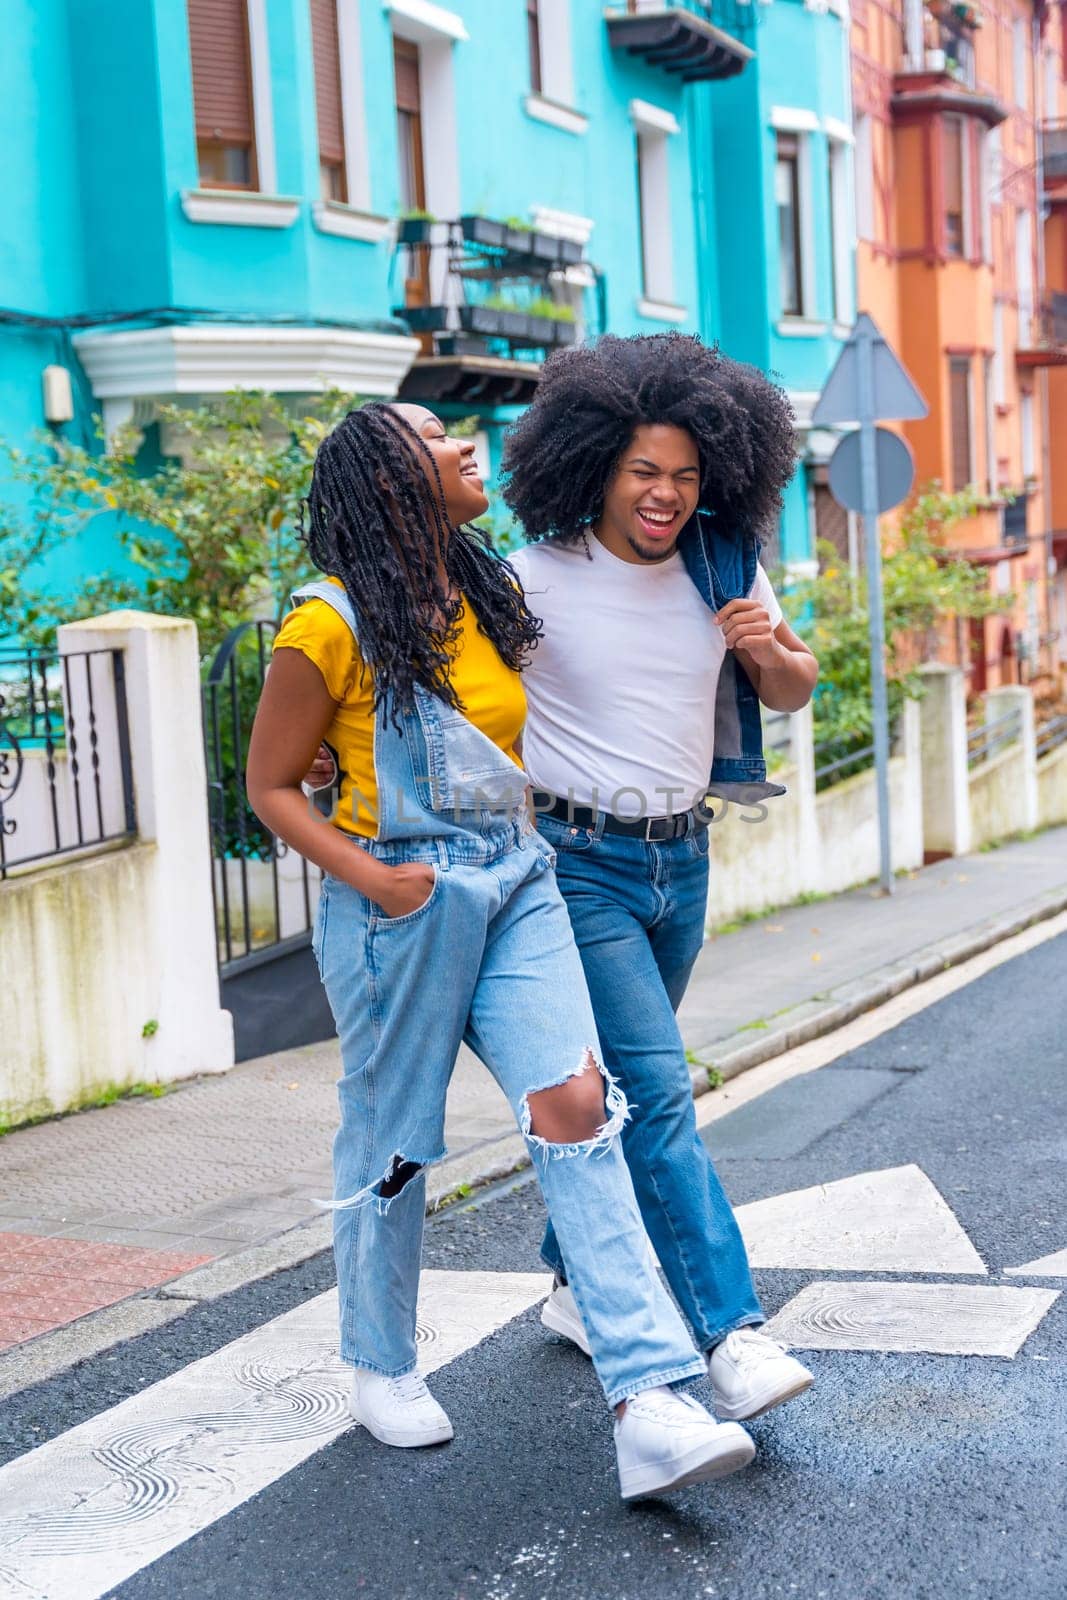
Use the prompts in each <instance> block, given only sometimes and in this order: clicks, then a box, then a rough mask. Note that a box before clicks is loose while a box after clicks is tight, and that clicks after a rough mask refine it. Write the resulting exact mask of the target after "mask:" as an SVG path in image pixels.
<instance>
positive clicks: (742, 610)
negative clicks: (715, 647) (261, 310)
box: [715, 600, 782, 667]
mask: <svg viewBox="0 0 1067 1600" xmlns="http://www.w3.org/2000/svg"><path fill="white" fill-rule="evenodd" d="M715 621H716V622H717V623H719V625H720V627H721V628H722V631H723V636H724V638H725V639H726V648H727V650H737V651H739V652H740V653H741V654H742V655H744V656H746V657H748V659H749V660H751V661H754V662H755V664H756V665H757V666H758V667H775V666H777V665H778V664H779V662H780V661H781V659H782V647H781V645H780V644H779V643H778V640H777V639H776V638H775V637H774V629H773V628H772V627H771V618H770V613H769V612H768V610H767V607H766V606H763V605H760V603H759V601H758V600H731V601H730V602H729V603H728V604H727V605H725V606H723V608H722V610H721V611H719V612H717V613H716V616H715Z"/></svg>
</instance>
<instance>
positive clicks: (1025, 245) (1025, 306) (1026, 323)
mask: <svg viewBox="0 0 1067 1600" xmlns="http://www.w3.org/2000/svg"><path fill="white" fill-rule="evenodd" d="M1015 294H1016V303H1017V305H1018V307H1019V326H1018V331H1017V334H1016V348H1017V349H1020V350H1023V349H1026V348H1027V346H1028V345H1029V342H1030V338H1031V323H1032V321H1033V317H1034V310H1035V302H1034V223H1033V216H1032V215H1031V213H1030V212H1029V211H1027V210H1019V211H1017V212H1016V213H1015Z"/></svg>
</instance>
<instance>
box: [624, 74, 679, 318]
mask: <svg viewBox="0 0 1067 1600" xmlns="http://www.w3.org/2000/svg"><path fill="white" fill-rule="evenodd" d="M629 109H630V121H631V123H632V124H633V129H634V134H635V136H636V139H637V148H638V181H639V182H640V185H641V254H642V260H643V263H644V276H643V282H642V285H641V294H640V296H639V298H638V302H637V310H638V315H639V316H642V317H647V318H651V319H652V320H653V321H656V322H683V321H684V320H685V318H686V316H687V315H688V313H687V310H686V308H685V306H680V305H677V304H676V303H675V298H674V229H673V216H672V206H671V156H670V140H671V139H672V138H674V136H675V135H676V134H677V133H679V132H680V131H681V128H680V124H679V122H678V119H677V117H675V116H674V114H673V113H672V112H670V111H666V110H664V109H663V108H662V107H661V106H654V105H650V104H649V102H648V101H647V100H631V101H630V108H629Z"/></svg>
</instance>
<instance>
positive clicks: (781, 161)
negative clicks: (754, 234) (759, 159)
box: [774, 133, 804, 317]
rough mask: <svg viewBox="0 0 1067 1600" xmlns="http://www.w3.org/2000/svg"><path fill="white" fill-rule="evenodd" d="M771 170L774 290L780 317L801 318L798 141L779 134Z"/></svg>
mask: <svg viewBox="0 0 1067 1600" xmlns="http://www.w3.org/2000/svg"><path fill="white" fill-rule="evenodd" d="M777 138H778V151H777V161H776V164H775V169H774V199H775V205H776V207H777V210H778V287H779V296H780V299H781V306H782V315H783V316H784V317H802V316H803V315H804V285H803V270H802V262H801V241H800V137H799V135H797V134H795V133H779V134H778V136H777Z"/></svg>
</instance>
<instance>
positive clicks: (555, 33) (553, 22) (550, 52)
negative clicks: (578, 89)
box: [523, 0, 589, 134]
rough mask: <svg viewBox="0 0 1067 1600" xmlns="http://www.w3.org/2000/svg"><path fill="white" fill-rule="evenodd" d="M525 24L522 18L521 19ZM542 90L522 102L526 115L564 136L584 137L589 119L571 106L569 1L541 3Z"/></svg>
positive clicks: (548, 0) (572, 85)
mask: <svg viewBox="0 0 1067 1600" xmlns="http://www.w3.org/2000/svg"><path fill="white" fill-rule="evenodd" d="M523 20H524V21H525V18H523ZM538 22H539V27H540V38H541V89H540V92H539V93H532V94H528V95H527V96H526V98H525V100H524V102H523V104H524V106H525V109H526V113H527V115H528V116H531V117H533V118H534V120H535V121H537V122H547V123H548V125H549V126H550V127H553V128H560V129H562V131H563V132H564V133H575V134H583V133H585V132H586V130H587V128H588V127H589V118H588V117H586V116H583V115H582V113H581V112H580V111H576V110H575V107H574V100H575V94H574V41H573V38H572V36H571V0H540V4H539V6H538Z"/></svg>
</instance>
